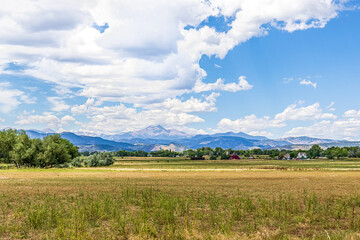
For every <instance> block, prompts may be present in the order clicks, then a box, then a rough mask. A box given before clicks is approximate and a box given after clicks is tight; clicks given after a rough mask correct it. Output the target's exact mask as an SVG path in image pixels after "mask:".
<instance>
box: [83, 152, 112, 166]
mask: <svg viewBox="0 0 360 240" xmlns="http://www.w3.org/2000/svg"><path fill="white" fill-rule="evenodd" d="M84 164H85V165H86V166H88V167H102V166H110V165H112V164H114V157H113V155H112V154H111V153H109V152H102V153H95V154H93V155H91V156H90V157H88V158H87V159H86V160H85V161H84Z"/></svg>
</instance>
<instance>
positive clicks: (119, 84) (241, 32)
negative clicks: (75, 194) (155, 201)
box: [0, 0, 360, 140]
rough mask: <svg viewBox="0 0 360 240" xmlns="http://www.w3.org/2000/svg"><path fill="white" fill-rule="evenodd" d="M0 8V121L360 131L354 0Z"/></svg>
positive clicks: (86, 127)
mask: <svg viewBox="0 0 360 240" xmlns="http://www.w3.org/2000/svg"><path fill="white" fill-rule="evenodd" d="M20 2H22V3H21V4H23V6H24V7H23V8H22V9H21V8H20V9H19V8H18V7H17V6H18V3H20ZM294 6H296V7H294ZM0 9H1V10H0V24H1V26H2V28H1V30H0V49H1V51H2V55H1V56H0V93H1V95H2V96H3V97H2V98H1V99H0V127H2V128H4V127H14V128H23V129H44V128H52V129H54V130H55V131H59V132H61V131H74V132H77V133H82V134H89V135H99V134H101V133H107V134H111V133H113V134H116V133H121V132H125V131H130V130H138V129H141V128H144V127H146V126H148V125H155V124H160V125H163V126H164V127H167V128H175V129H178V130H182V131H186V132H189V133H192V134H197V133H215V132H227V131H234V132H239V131H242V132H246V133H249V134H254V135H264V136H267V137H271V138H281V137H287V136H303V135H307V136H313V137H321V138H338V139H351V140H360V105H359V102H360V95H359V94H358V89H360V81H359V76H360V68H359V66H360V58H359V56H360V44H359V42H360V29H359V27H358V23H359V22H360V10H359V6H358V5H357V3H356V1H340V2H338V1H336V2H334V1H330V0H327V1H322V0H319V1H317V0H311V1H310V0H309V1H298V0H289V1H287V2H284V1H280V0H273V1H266V4H265V1H261V0H256V1H254V0H252V1H251V0H244V1H239V2H237V3H234V2H232V1H217V0H214V1H208V2H205V3H204V2H198V1H192V0H189V1H180V0H179V1H174V2H173V3H172V4H168V3H164V2H163V1H154V2H152V3H148V2H144V1H141V0H136V1H132V2H127V1H113V2H111V1H109V2H106V3H105V2H104V1H94V2H92V3H89V2H88V1H78V2H76V3H73V2H71V1H69V2H67V3H65V2H64V3H59V4H54V3H53V2H52V1H45V0H42V1H38V2H27V1H21V0H19V2H17V3H14V4H9V3H7V4H5V3H0ZM35 16H37V17H36V18H35ZM34 19H36V20H34Z"/></svg>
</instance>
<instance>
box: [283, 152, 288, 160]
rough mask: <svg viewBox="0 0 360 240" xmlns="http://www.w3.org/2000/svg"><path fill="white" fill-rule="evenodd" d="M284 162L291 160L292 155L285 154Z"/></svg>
mask: <svg viewBox="0 0 360 240" xmlns="http://www.w3.org/2000/svg"><path fill="white" fill-rule="evenodd" d="M281 159H282V160H290V154H288V153H287V154H285V155H284V156H283V157H282V158H281Z"/></svg>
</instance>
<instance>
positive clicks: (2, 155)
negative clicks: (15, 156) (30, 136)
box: [0, 129, 19, 163]
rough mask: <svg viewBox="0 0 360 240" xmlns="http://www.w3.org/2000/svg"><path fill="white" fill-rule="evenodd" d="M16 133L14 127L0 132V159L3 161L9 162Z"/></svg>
mask: <svg viewBox="0 0 360 240" xmlns="http://www.w3.org/2000/svg"><path fill="white" fill-rule="evenodd" d="M18 134H19V133H18V131H17V130H15V129H7V130H2V131H1V132H0V159H2V161H3V162H4V163H11V159H10V152H11V150H12V149H13V147H14V146H15V143H16V136H17V135H18Z"/></svg>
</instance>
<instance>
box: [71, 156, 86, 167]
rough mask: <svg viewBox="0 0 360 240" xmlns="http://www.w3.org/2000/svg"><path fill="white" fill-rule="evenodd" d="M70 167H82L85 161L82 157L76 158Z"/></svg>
mask: <svg viewBox="0 0 360 240" xmlns="http://www.w3.org/2000/svg"><path fill="white" fill-rule="evenodd" d="M70 165H71V166H73V167H82V166H83V161H82V160H81V158H80V157H76V158H74V159H73V160H72V161H71V163H70Z"/></svg>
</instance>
